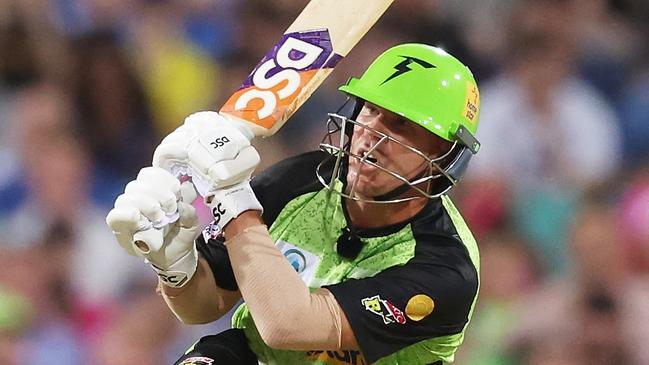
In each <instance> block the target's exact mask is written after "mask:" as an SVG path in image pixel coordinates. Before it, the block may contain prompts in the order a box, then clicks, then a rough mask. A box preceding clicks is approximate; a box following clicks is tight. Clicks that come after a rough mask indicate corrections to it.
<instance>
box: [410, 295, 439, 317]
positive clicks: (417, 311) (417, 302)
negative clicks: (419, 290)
mask: <svg viewBox="0 0 649 365" xmlns="http://www.w3.org/2000/svg"><path fill="white" fill-rule="evenodd" d="M433 309H435V301H433V298H431V297H429V296H428V295H426V294H417V295H415V296H413V297H412V298H410V299H409V300H408V304H406V316H408V318H410V319H412V320H413V321H421V320H422V319H424V318H426V317H428V316H429V315H430V314H431V313H433Z"/></svg>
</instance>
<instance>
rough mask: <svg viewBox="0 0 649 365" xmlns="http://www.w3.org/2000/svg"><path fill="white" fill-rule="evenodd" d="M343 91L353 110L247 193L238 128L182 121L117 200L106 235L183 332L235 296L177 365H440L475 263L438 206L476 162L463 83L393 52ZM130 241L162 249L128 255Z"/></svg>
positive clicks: (468, 308) (466, 235) (246, 150)
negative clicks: (203, 219)
mask: <svg viewBox="0 0 649 365" xmlns="http://www.w3.org/2000/svg"><path fill="white" fill-rule="evenodd" d="M340 91H342V92H343V93H345V94H346V95H348V96H349V97H350V101H351V102H352V103H354V107H353V112H351V113H349V115H340V114H329V117H328V122H327V123H328V129H327V130H328V133H327V135H326V138H325V139H324V140H323V142H322V144H321V145H320V149H319V150H317V151H313V152H308V153H305V154H301V155H298V156H295V157H291V158H289V159H287V160H284V161H281V162H279V163H277V164H275V165H274V166H272V167H270V168H268V169H267V170H265V171H263V172H261V173H259V174H257V175H256V176H254V177H252V178H251V175H252V172H253V170H254V169H255V167H256V166H257V163H258V162H259V155H258V154H257V152H256V151H255V149H254V147H252V146H251V144H250V139H251V134H250V133H249V131H248V130H247V129H246V128H245V126H243V125H241V124H238V123H236V122H233V121H231V120H229V119H225V118H223V117H222V116H220V115H219V114H218V113H216V112H199V113H195V114H192V115H190V116H189V117H187V118H186V119H185V122H184V124H183V125H182V126H181V127H179V128H178V129H177V130H175V131H174V132H172V133H171V134H169V135H168V136H167V137H166V138H165V139H164V140H163V141H162V142H161V144H160V146H159V147H158V148H157V150H156V152H155V154H154V161H153V167H147V168H144V169H142V170H141V172H140V173H139V175H138V176H137V179H136V180H134V181H133V182H131V183H129V184H128V185H127V186H126V189H125V192H124V194H123V195H121V196H120V197H119V198H118V199H117V200H116V202H115V208H114V209H113V210H112V211H111V212H110V213H109V214H108V217H107V223H108V225H109V226H110V227H111V228H112V230H113V232H114V234H115V236H116V238H117V240H118V241H119V243H120V245H121V246H122V247H123V248H124V249H125V250H126V251H127V252H129V253H131V254H134V255H139V256H141V257H143V258H144V259H145V261H146V262H147V263H148V264H149V265H151V267H152V268H153V270H155V272H156V273H157V274H158V277H159V284H158V285H159V290H160V292H161V294H162V297H163V299H164V301H165V302H166V303H167V305H168V306H169V308H170V309H171V310H172V311H173V312H174V313H175V315H176V316H177V317H178V318H179V319H180V320H181V321H183V322H185V323H189V324H194V323H208V322H211V321H214V320H216V319H218V318H220V317H221V316H223V315H224V314H225V313H226V312H228V311H229V310H230V309H231V308H232V307H233V306H234V305H235V304H236V303H237V302H239V300H240V299H242V298H243V304H241V305H240V306H239V307H238V308H237V310H236V312H235V314H234V316H233V318H232V329H230V330H227V331H224V332H222V333H219V334H215V335H210V336H206V337H203V338H202V339H200V340H199V341H198V342H196V343H195V344H194V345H193V346H192V347H191V348H190V349H189V350H188V351H187V352H186V353H185V354H184V355H183V356H182V357H181V358H180V359H179V360H178V361H177V362H176V364H184V365H189V364H210V365H217V364H219V365H220V364H228V365H230V364H281V365H286V364H288V365H290V364H356V365H361V364H381V365H383V364H400V365H418V364H421V365H424V364H436V365H441V364H447V363H451V362H453V360H454V354H455V352H456V350H457V349H458V347H459V346H460V345H461V344H462V341H463V338H464V333H465V331H466V329H467V325H468V323H469V320H470V318H471V314H472V312H473V308H474V306H475V303H476V299H477V295H478V288H479V266H480V263H479V253H478V247H477V245H476V242H475V240H474V238H473V236H472V234H471V232H470V231H469V229H468V228H467V226H466V224H465V222H464V221H463V219H462V217H461V216H460V213H459V212H458V211H457V209H456V208H455V206H454V205H453V203H452V201H451V199H450V198H449V197H448V196H447V192H448V191H449V189H451V188H452V187H453V186H455V185H456V184H458V182H459V181H460V179H461V177H462V175H463V174H464V172H465V170H466V169H467V166H468V164H469V161H470V159H471V157H472V156H473V155H474V154H476V153H477V152H478V150H479V147H480V144H479V143H478V141H477V140H476V139H475V137H474V135H475V133H476V129H477V127H478V119H479V115H480V96H479V92H478V87H477V85H476V82H475V79H474V77H473V75H472V74H471V72H470V71H469V69H468V68H467V67H466V66H465V65H463V64H462V63H461V62H460V61H459V60H457V59H456V58H455V57H453V56H452V55H450V54H448V53H447V52H445V51H444V50H442V49H440V48H436V47H433V46H429V45H424V44H402V45H398V46H395V47H393V48H390V49H388V50H386V51H385V52H383V53H382V54H380V55H379V56H378V57H377V58H376V59H375V60H374V62H372V63H371V65H370V66H369V67H368V68H367V70H366V71H365V73H364V74H363V75H362V76H361V77H360V78H351V79H350V80H349V82H348V83H347V84H345V85H343V86H341V87H340ZM179 174H181V175H182V174H184V175H188V176H191V181H185V182H183V183H181V182H180V181H179V179H177V178H176V176H177V175H179ZM196 190H198V192H200V193H201V195H202V196H203V198H204V201H205V204H207V205H208V206H209V207H210V209H211V211H212V213H213V215H214V221H213V222H212V223H211V224H210V225H209V226H208V227H206V228H205V229H201V228H202V227H199V226H198V223H197V218H196V213H195V211H194V208H193V207H192V206H191V205H190V203H191V202H192V201H193V199H194V198H195V196H196V195H195V193H196ZM145 230H149V231H150V232H153V235H154V236H155V237H157V239H159V241H160V247H161V248H160V249H150V248H149V247H147V246H146V245H144V246H143V245H142V241H139V240H137V239H136V235H137V234H138V232H142V231H145ZM154 236H152V237H154ZM155 237H154V238H155Z"/></svg>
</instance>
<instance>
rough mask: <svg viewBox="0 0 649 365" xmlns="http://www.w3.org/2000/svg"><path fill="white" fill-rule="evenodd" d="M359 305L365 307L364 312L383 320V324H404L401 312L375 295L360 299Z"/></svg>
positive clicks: (404, 318) (404, 319)
mask: <svg viewBox="0 0 649 365" xmlns="http://www.w3.org/2000/svg"><path fill="white" fill-rule="evenodd" d="M361 304H363V306H364V307H365V310H366V311H369V312H372V313H374V314H376V315H377V316H380V317H381V318H382V319H383V323H385V324H391V323H395V322H396V323H399V324H405V323H406V317H405V316H404V315H403V312H402V311H401V310H400V309H399V308H397V307H395V306H394V304H392V303H390V302H389V301H387V300H385V299H381V296H379V295H375V296H372V297H367V298H363V299H361Z"/></svg>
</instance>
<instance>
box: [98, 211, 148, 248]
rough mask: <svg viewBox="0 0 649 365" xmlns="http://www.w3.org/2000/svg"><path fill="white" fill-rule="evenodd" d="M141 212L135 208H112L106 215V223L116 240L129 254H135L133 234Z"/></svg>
mask: <svg viewBox="0 0 649 365" xmlns="http://www.w3.org/2000/svg"><path fill="white" fill-rule="evenodd" d="M140 218H141V214H140V211H139V210H138V209H137V208H134V207H123V208H113V209H112V210H111V211H110V212H108V215H107V216H106V224H108V226H109V227H110V228H111V230H112V231H113V234H114V235H115V238H116V239H117V242H119V244H120V246H122V248H124V250H126V252H128V253H129V254H130V255H133V256H137V252H136V250H135V248H134V247H133V234H134V233H135V232H136V231H137V230H138V228H139V222H140Z"/></svg>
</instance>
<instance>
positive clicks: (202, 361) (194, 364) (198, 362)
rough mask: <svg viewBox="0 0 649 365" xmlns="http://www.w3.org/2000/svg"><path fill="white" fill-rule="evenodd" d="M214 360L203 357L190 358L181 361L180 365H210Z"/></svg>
mask: <svg viewBox="0 0 649 365" xmlns="http://www.w3.org/2000/svg"><path fill="white" fill-rule="evenodd" d="M213 362H214V359H211V358H209V357H204V356H198V357H190V358H189V359H185V360H183V362H181V363H180V365H212V363H213Z"/></svg>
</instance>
